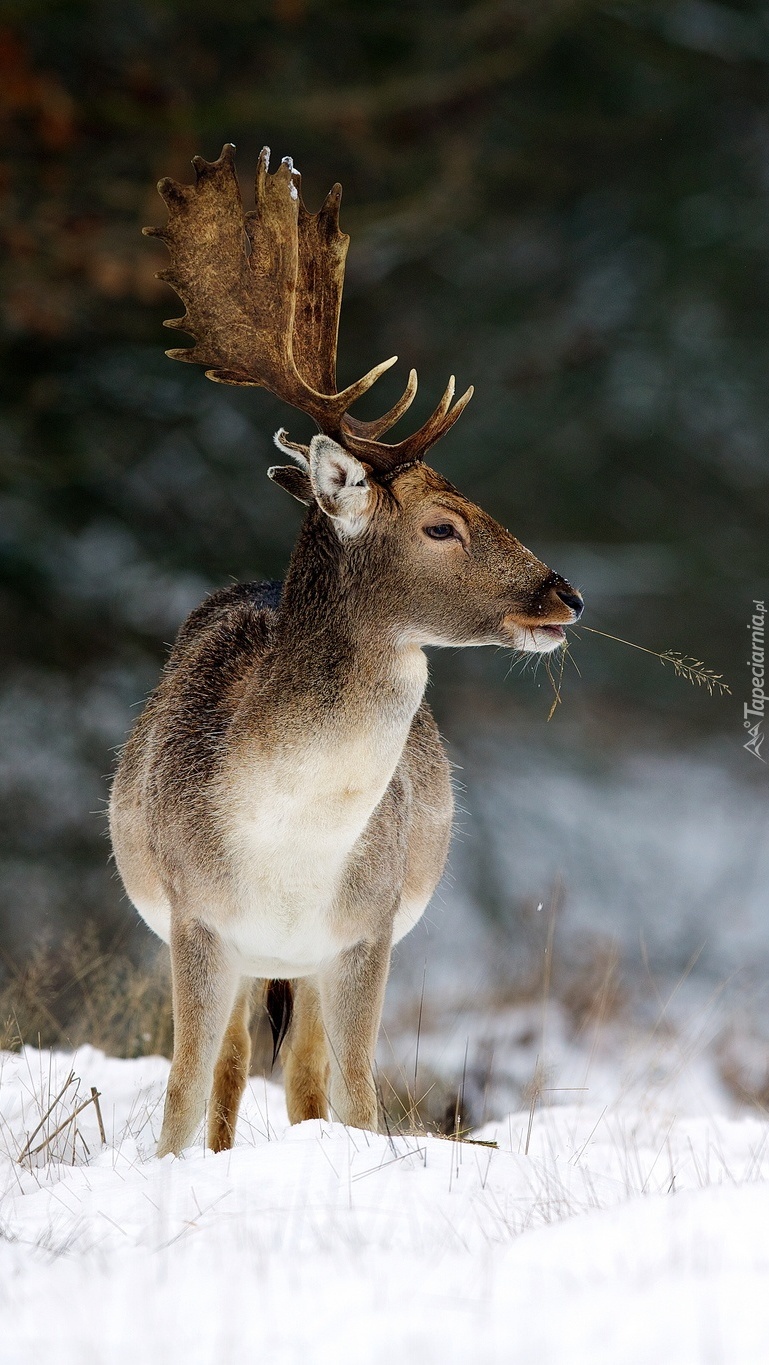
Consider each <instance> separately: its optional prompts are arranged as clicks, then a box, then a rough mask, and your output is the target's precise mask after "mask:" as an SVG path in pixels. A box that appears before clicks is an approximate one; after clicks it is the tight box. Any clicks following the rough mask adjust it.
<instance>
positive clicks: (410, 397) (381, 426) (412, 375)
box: [345, 370, 417, 441]
mask: <svg viewBox="0 0 769 1365" xmlns="http://www.w3.org/2000/svg"><path fill="white" fill-rule="evenodd" d="M416 391H417V372H416V370H411V371H410V372H409V379H408V383H407V385H406V387H405V389H404V390H403V393H402V394H401V396H400V398H399V399H398V401H397V403H393V405H392V407H391V408H390V410H389V412H385V413H383V414H382V416H381V417H377V418H375V419H374V420H373V421H371V422H361V421H359V420H358V418H357V417H350V416H349V415H348V416H347V418H346V422H345V425H346V427H347V428H348V429H349V430H350V431H351V432H353V433H354V435H355V436H361V437H363V438H364V440H369V441H375V440H376V438H377V436H382V435H383V434H384V432H386V431H389V430H390V427H394V426H395V423H396V422H397V421H398V420H399V418H401V417H402V416H403V414H404V412H406V411H407V410H408V409H409V408H410V407H411V404H412V403H413V401H414V394H415V393H416Z"/></svg>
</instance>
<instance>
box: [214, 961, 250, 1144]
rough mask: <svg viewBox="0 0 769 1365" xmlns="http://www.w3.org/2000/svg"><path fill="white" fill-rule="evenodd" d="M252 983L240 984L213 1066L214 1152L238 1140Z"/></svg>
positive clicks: (246, 1061) (248, 1054)
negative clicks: (237, 1124)
mask: <svg viewBox="0 0 769 1365" xmlns="http://www.w3.org/2000/svg"><path fill="white" fill-rule="evenodd" d="M251 984H252V983H251V981H250V980H249V979H244V980H242V981H241V983H240V986H239V987H238V993H237V995H236V997H235V1004H234V1006H233V1010H232V1014H231V1015H230V1022H229V1023H228V1025H227V1031H226V1033H225V1035H224V1040H223V1042H222V1046H221V1048H220V1049H219V1056H218V1058H217V1062H216V1067H215V1068H214V1085H213V1090H212V1092H211V1103H210V1105H209V1110H208V1145H209V1147H211V1148H212V1149H213V1151H215V1152H224V1151H226V1150H227V1149H228V1148H229V1147H231V1146H232V1144H233V1142H234V1141H235V1125H236V1123H237V1121H238V1110H239V1108H240V1101H241V1099H242V1098H243V1091H244V1090H245V1088H246V1084H247V1082H248V1068H249V1063H250V1061H251V1034H250V1033H249V1031H248V1025H249V1021H250V1018H251Z"/></svg>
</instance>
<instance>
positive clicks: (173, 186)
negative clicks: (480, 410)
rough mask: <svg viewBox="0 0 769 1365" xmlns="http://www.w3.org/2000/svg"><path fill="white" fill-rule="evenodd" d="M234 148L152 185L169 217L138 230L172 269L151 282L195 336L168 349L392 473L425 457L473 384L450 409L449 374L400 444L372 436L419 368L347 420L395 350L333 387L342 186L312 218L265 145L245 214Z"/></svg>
mask: <svg viewBox="0 0 769 1365" xmlns="http://www.w3.org/2000/svg"><path fill="white" fill-rule="evenodd" d="M234 151H235V149H234V146H233V145H232V143H227V144H225V146H224V147H223V148H222V152H221V155H220V156H219V159H218V160H217V161H212V162H209V161H205V160H204V159H203V158H202V157H197V156H196V157H195V158H194V160H193V166H194V168H195V184H194V185H180V184H178V183H177V182H176V181H174V180H168V179H166V180H161V181H160V183H159V185H158V189H159V191H160V193H161V195H162V197H163V199H164V200H165V202H166V205H167V207H168V214H169V217H168V223H167V224H166V226H165V227H164V228H145V229H144V231H145V233H146V235H147V236H152V237H158V238H160V239H161V240H162V241H164V242H165V243H166V245H167V246H168V249H169V251H170V254H171V264H170V267H169V268H168V269H167V270H162V271H159V272H158V278H159V279H162V280H165V281H166V282H167V283H168V284H170V285H171V287H172V288H173V289H175V290H176V292H177V294H179V296H180V298H181V299H182V302H183V303H184V305H185V309H186V311H185V314H184V316H183V317H180V318H171V319H169V321H168V322H167V323H166V326H167V327H170V328H172V329H173V330H176V331H186V332H189V333H190V334H191V335H192V336H193V338H194V340H195V345H194V346H192V347H178V348H175V349H172V350H169V351H167V352H166V354H167V355H169V356H171V357H172V359H174V360H183V361H186V362H188V363H192V364H200V365H203V366H204V367H205V370H206V374H207V376H208V378H209V379H213V380H214V381H216V382H217V383H221V384H239V385H246V386H259V387H262V388H266V389H269V390H271V392H272V393H274V394H275V395H276V396H277V397H278V398H282V399H283V400H284V401H285V402H287V403H290V404H291V405H292V406H293V407H295V408H299V409H300V410H301V411H302V412H305V413H307V415H308V416H309V417H312V418H313V420H314V421H315V422H316V423H317V426H318V427H319V429H320V430H321V431H322V432H324V433H325V434H326V435H327V436H331V437H333V438H334V439H336V440H339V441H342V442H344V443H345V444H346V445H347V447H348V448H349V450H350V451H351V453H353V454H360V455H361V457H362V458H363V459H365V460H366V461H367V462H368V463H369V464H370V466H371V468H372V469H373V470H374V471H375V472H379V473H381V474H384V475H387V476H388V477H389V476H390V475H391V474H392V472H393V471H394V470H395V469H396V468H398V467H400V466H402V465H403V464H408V463H415V462H416V461H418V460H420V459H421V458H422V456H423V455H424V454H425V452H426V451H427V450H428V449H429V448H430V446H431V445H433V444H434V443H435V441H437V440H438V439H439V438H440V437H441V436H442V435H443V434H444V432H446V431H448V430H449V427H451V426H453V424H454V422H455V421H456V419H457V417H458V416H459V414H460V413H461V412H462V410H463V408H464V407H465V405H466V404H467V402H468V401H469V399H470V396H471V394H472V389H470V390H469V391H468V392H467V393H466V394H465V395H464V396H463V397H462V398H460V399H459V401H458V402H457V403H455V404H454V406H453V407H452V406H451V400H452V397H453V393H454V387H453V383H454V381H453V380H452V381H451V383H450V384H449V386H448V388H447V389H446V393H445V394H444V396H443V398H442V400H441V402H440V403H439V405H438V407H437V408H436V410H435V412H434V413H433V414H432V416H431V417H429V418H428V420H427V421H426V422H425V423H424V424H423V425H422V426H421V427H420V428H419V431H417V432H415V433H414V434H413V435H412V436H409V437H407V438H406V439H405V440H403V441H401V442H399V443H398V444H396V445H388V444H386V443H385V442H382V441H379V440H378V437H380V436H381V435H383V433H384V432H386V431H389V429H390V427H392V426H394V425H395V423H396V422H397V421H398V419H399V418H400V417H402V416H403V413H404V412H406V410H407V409H408V408H409V407H410V405H411V402H412V400H413V398H414V395H415V393H416V389H417V377H416V373H415V371H414V370H412V371H411V373H410V375H409V378H408V383H407V385H406V388H405V390H404V392H403V394H402V395H401V397H400V398H399V399H398V401H397V402H396V403H394V404H393V406H392V407H391V408H390V409H389V410H388V411H387V412H386V413H384V414H383V416H381V417H378V418H375V419H373V420H371V421H361V420H359V419H357V418H355V417H352V416H350V413H349V409H350V408H351V407H352V405H353V404H354V403H355V402H356V401H357V400H358V399H359V398H360V397H361V396H362V395H363V394H364V393H366V392H367V391H368V389H370V388H371V387H372V385H373V384H375V383H376V381H377V379H379V377H380V375H382V374H384V373H385V371H386V370H389V369H390V367H391V365H394V364H395V360H396V357H393V358H392V359H390V360H385V361H383V362H382V363H381V364H380V365H375V366H374V368H373V369H371V370H369V371H368V373H367V374H365V375H363V376H362V378H360V379H358V380H356V381H355V383H353V384H350V385H348V387H347V388H346V389H343V390H342V392H341V393H339V392H337V387H336V342H337V330H338V323H339V310H340V306H341V300H342V287H343V283H344V267H345V258H346V255H347V247H348V245H349V237H347V236H346V235H345V234H344V233H343V232H340V230H339V205H340V200H341V186H339V185H335V186H334V187H333V189H332V190H331V192H330V194H329V195H328V196H327V198H326V200H325V203H324V204H323V207H322V208H321V209H320V212H319V213H316V214H311V213H308V212H307V209H306V208H305V206H304V204H303V202H302V199H301V193H300V191H301V176H300V175H299V172H298V171H297V170H295V168H294V165H293V162H292V161H291V158H290V157H284V158H283V161H282V162H281V164H280V166H279V167H278V169H277V171H276V172H275V173H274V174H270V171H269V161H270V151H269V148H268V147H265V148H263V149H262V152H261V153H260V156H259V160H258V163H257V168H256V177H255V184H254V198H255V208H254V209H253V210H251V211H249V212H248V213H245V214H244V212H243V204H242V200H241V196H240V190H239V188H238V181H237V176H236V174H235V161H234ZM287 444H288V449H289V451H290V450H291V449H293V443H290V442H289V443H287ZM297 454H299V455H301V447H298V448H297Z"/></svg>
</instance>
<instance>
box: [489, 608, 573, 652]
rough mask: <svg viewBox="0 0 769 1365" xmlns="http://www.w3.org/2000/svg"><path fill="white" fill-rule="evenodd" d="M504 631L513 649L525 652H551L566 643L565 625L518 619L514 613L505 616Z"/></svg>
mask: <svg viewBox="0 0 769 1365" xmlns="http://www.w3.org/2000/svg"><path fill="white" fill-rule="evenodd" d="M503 631H504V633H505V635H506V636H507V642H508V643H509V644H511V645H512V647H513V649H519V650H521V652H522V653H524V654H550V653H551V652H552V651H553V650H554V649H559V648H560V646H561V645H563V644H565V643H566V631H565V630H564V628H563V626H560V625H557V624H554V625H544V624H543V623H542V622H540V621H537V622H536V623H535V622H534V621H521V620H520V619H518V620H516V618H515V617H514V616H512V615H508V616H506V617H505V620H504V622H503Z"/></svg>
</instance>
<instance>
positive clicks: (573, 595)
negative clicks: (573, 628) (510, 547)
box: [556, 588, 585, 621]
mask: <svg viewBox="0 0 769 1365" xmlns="http://www.w3.org/2000/svg"><path fill="white" fill-rule="evenodd" d="M556 592H557V593H558V596H559V597H560V599H561V601H562V602H564V603H565V604H566V606H567V607H571V609H572V611H573V612H574V620H575V621H578V620H579V618H580V616H581V615H582V611H583V608H584V605H585V604H584V602H583V601H582V598H581V597H580V595H579V593H578V592H572V590H571V589H566V588H556Z"/></svg>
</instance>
